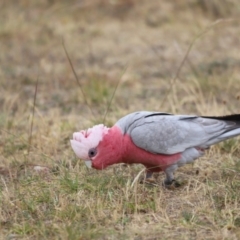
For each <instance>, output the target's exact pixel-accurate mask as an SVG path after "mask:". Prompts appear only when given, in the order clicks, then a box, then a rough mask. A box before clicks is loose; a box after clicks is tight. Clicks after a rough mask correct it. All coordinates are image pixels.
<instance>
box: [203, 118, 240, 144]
mask: <svg viewBox="0 0 240 240" xmlns="http://www.w3.org/2000/svg"><path fill="white" fill-rule="evenodd" d="M204 118H211V119H216V120H220V121H224V122H226V123H229V128H228V129H226V131H224V132H223V133H222V134H220V135H219V136H218V137H214V138H212V139H209V141H208V142H207V145H208V146H210V145H212V144H216V143H218V142H221V141H224V140H227V139H229V138H233V137H236V136H238V135H240V114H234V115H227V116H221V117H209V116H207V117H205V116H204Z"/></svg>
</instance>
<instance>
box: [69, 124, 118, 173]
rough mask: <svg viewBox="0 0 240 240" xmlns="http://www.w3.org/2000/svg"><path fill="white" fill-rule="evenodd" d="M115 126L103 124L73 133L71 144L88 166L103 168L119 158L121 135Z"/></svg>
mask: <svg viewBox="0 0 240 240" xmlns="http://www.w3.org/2000/svg"><path fill="white" fill-rule="evenodd" d="M118 132H119V131H118V130H117V131H116V129H115V128H107V127H106V126H104V125H103V124H100V125H95V126H93V127H92V128H89V129H88V130H82V131H80V132H75V133H74V134H73V139H72V140H70V141H71V146H72V149H73V151H74V152H75V154H76V155H77V156H78V157H79V158H80V159H82V160H85V163H86V165H87V166H88V167H93V168H96V169H103V168H105V167H107V166H109V165H111V164H114V163H117V161H118V159H119V157H118V156H119V152H120V151H118V150H119V147H120V144H119V135H118Z"/></svg>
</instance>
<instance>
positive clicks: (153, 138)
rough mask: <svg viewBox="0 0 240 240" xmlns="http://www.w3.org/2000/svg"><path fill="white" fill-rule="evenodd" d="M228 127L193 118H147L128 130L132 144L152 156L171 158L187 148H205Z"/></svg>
mask: <svg viewBox="0 0 240 240" xmlns="http://www.w3.org/2000/svg"><path fill="white" fill-rule="evenodd" d="M227 128H229V123H226V122H224V121H219V120H215V119H205V118H201V117H197V116H181V115H162V114H159V115H157V114H156V113H155V114H151V115H144V116H143V117H142V118H138V119H137V120H136V121H134V123H133V124H132V125H131V126H130V127H129V129H128V134H129V135H130V136H131V139H132V141H133V142H134V144H135V145H136V146H138V147H140V148H142V149H145V150H146V151H149V152H152V153H156V154H174V153H179V152H183V151H184V150H186V149H187V148H190V147H208V144H207V143H208V141H209V140H210V139H213V138H214V137H217V136H219V135H221V134H222V133H223V132H224V131H226V129H227Z"/></svg>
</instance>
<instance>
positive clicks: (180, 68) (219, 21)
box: [160, 19, 234, 108]
mask: <svg viewBox="0 0 240 240" xmlns="http://www.w3.org/2000/svg"><path fill="white" fill-rule="evenodd" d="M233 20H234V19H219V20H217V21H215V22H214V23H213V24H211V25H210V26H209V27H207V28H206V29H204V30H203V31H202V32H201V33H199V34H198V35H197V36H196V37H195V38H194V39H193V40H192V42H191V43H190V45H189V47H188V49H187V52H186V54H185V55H184V58H183V60H182V61H181V63H180V65H179V67H178V70H177V73H176V75H175V77H174V78H173V80H172V81H171V83H170V87H169V89H168V91H167V93H166V94H165V96H164V98H163V101H162V103H161V105H160V108H162V107H163V104H164V103H165V101H166V99H167V97H168V95H169V94H170V92H171V91H172V87H173V85H174V84H175V83H176V80H177V79H178V77H179V74H180V71H181V70H182V67H183V65H184V63H185V62H186V60H187V58H188V55H189V53H190V51H191V50H192V47H193V45H194V44H195V42H196V41H197V40H198V39H199V38H201V37H202V36H203V35H204V34H205V33H207V32H208V31H209V30H211V29H212V28H213V27H215V26H216V25H218V24H219V23H221V22H229V21H233Z"/></svg>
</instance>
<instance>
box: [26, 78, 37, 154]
mask: <svg viewBox="0 0 240 240" xmlns="http://www.w3.org/2000/svg"><path fill="white" fill-rule="evenodd" d="M38 80H39V74H38V77H37V82H36V86H35V93H34V100H33V108H32V121H31V126H30V132H29V138H28V152H27V153H28V154H29V152H30V148H31V143H32V129H33V120H34V114H35V106H36V99H37V90H38Z"/></svg>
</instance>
